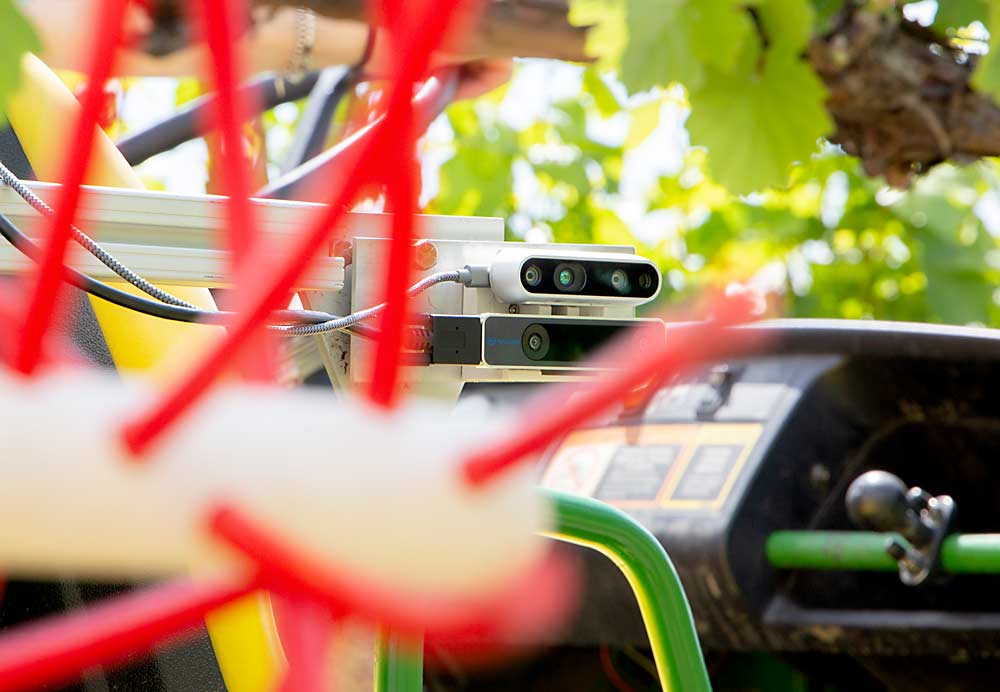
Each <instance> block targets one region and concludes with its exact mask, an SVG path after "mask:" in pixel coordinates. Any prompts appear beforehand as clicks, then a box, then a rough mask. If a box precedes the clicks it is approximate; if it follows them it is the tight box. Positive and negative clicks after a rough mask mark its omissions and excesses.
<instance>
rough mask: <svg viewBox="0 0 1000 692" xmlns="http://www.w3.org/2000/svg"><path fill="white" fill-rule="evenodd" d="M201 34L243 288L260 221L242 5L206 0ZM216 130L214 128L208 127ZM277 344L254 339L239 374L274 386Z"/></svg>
mask: <svg viewBox="0 0 1000 692" xmlns="http://www.w3.org/2000/svg"><path fill="white" fill-rule="evenodd" d="M199 10H200V11H199V12H198V15H199V18H200V20H201V28H202V33H203V34H204V36H205V40H206V42H207V43H208V48H209V53H210V55H211V57H212V60H211V64H212V74H213V80H214V86H215V90H216V92H217V94H218V96H217V98H215V99H213V100H212V101H211V102H210V105H211V108H210V109H209V114H210V117H211V119H212V120H213V121H214V122H212V123H211V125H212V126H218V129H219V130H220V133H221V134H220V136H219V137H210V138H209V142H210V143H211V144H212V147H213V149H214V151H213V156H214V157H215V159H216V160H217V161H220V162H221V166H220V168H221V172H222V184H223V193H224V194H225V195H226V196H227V198H228V199H227V204H226V210H227V220H226V221H227V222H226V225H225V228H226V234H225V243H226V248H227V249H228V250H229V262H230V264H229V271H230V273H231V275H232V276H233V277H234V279H235V281H234V283H235V284H236V285H237V286H239V285H240V283H241V282H245V281H247V280H248V277H247V276H246V269H247V268H246V266H244V261H245V260H246V258H247V257H248V256H249V254H250V248H251V247H252V246H253V244H254V243H255V242H256V241H257V218H256V214H255V213H254V211H255V210H254V207H253V205H252V204H251V203H250V176H249V171H250V166H249V165H248V163H247V157H246V155H245V154H244V138H243V124H244V123H246V122H247V121H248V119H249V117H248V114H249V112H250V109H249V104H248V103H247V98H248V91H247V90H244V89H241V88H240V84H241V82H242V76H243V70H242V65H241V61H240V58H241V53H240V51H239V48H238V46H239V40H240V31H239V22H240V20H241V19H242V18H244V17H246V14H247V7H246V3H245V2H243V0H202V2H201V3H200V6H199ZM209 129H213V128H209ZM273 346H274V344H273V343H272V342H271V341H270V340H269V339H268V338H267V336H266V335H263V334H262V335H260V336H258V337H257V338H255V339H254V340H253V343H252V347H251V348H249V349H248V350H247V353H246V356H245V357H243V358H241V359H239V364H240V365H241V366H242V367H240V370H241V371H242V372H243V373H244V375H246V376H247V377H248V378H250V379H253V380H257V381H273V379H274V375H275V373H276V372H277V359H276V357H275V356H276V353H275V351H274V349H273Z"/></svg>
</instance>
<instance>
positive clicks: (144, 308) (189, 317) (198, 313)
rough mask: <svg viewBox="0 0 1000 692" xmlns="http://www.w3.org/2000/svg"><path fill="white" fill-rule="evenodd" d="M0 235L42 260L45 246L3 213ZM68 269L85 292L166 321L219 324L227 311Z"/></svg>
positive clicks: (71, 279) (70, 277) (69, 278)
mask: <svg viewBox="0 0 1000 692" xmlns="http://www.w3.org/2000/svg"><path fill="white" fill-rule="evenodd" d="M0 235H2V236H3V237H4V238H6V239H7V241H8V242H9V243H10V244H11V245H13V246H14V247H15V248H17V249H18V250H19V251H20V252H21V253H23V254H24V255H26V256H27V257H28V258H30V259H31V260H32V261H34V262H39V261H41V254H42V249H41V248H40V247H38V245H36V244H35V242H34V241H32V240H31V238H29V237H28V236H26V235H24V233H22V232H21V231H20V229H18V227H17V226H15V225H14V222H12V221H11V220H10V219H8V218H7V216H6V215H5V214H3V213H0ZM64 271H65V278H66V281H67V282H69V283H70V284H72V285H73V286H76V287H77V288H79V289H81V290H83V291H86V292H87V293H90V294H92V295H95V296H97V297H98V298H101V299H103V300H106V301H108V302H109V303H114V304H115V305H119V306H121V307H123V308H128V309H129V310H135V311H136V312H141V313H144V314H147V315H152V316H154V317H161V318H163V319H165V320H173V321H174V322H195V323H200V324H212V323H218V322H219V316H220V315H222V314H223V313H218V312H213V311H208V310H194V309H191V308H184V307H180V306H178V305H169V304H167V303H161V302H159V301H157V300H150V299H148V298H141V297H139V296H136V295H133V294H131V293H128V292H127V291H122V290H120V289H117V288H115V287H113V286H109V285H108V284H106V283H103V282H101V281H98V280H97V279H93V278H91V277H89V276H87V275H86V274H84V273H82V272H80V271H77V270H76V269H73V268H72V267H65V268H64Z"/></svg>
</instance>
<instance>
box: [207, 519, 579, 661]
mask: <svg viewBox="0 0 1000 692" xmlns="http://www.w3.org/2000/svg"><path fill="white" fill-rule="evenodd" d="M209 528H210V530H211V531H212V533H214V534H215V535H216V536H217V537H219V538H220V539H222V540H223V541H225V542H226V543H228V544H229V545H230V546H232V547H234V548H236V549H237V550H239V551H240V552H242V553H243V554H244V555H246V556H247V557H248V558H250V559H251V560H253V561H254V562H255V563H256V565H257V567H258V569H259V570H260V573H261V575H262V579H263V580H264V583H265V584H266V586H267V588H268V589H270V590H273V591H277V592H278V593H283V594H284V593H288V594H297V595H299V596H300V597H304V598H309V599H312V600H313V601H314V602H316V603H319V604H322V605H323V606H324V607H325V608H327V609H328V610H329V612H330V613H332V614H333V615H334V616H339V615H342V614H345V613H350V614H351V616H352V617H360V618H363V619H365V620H368V621H369V622H374V623H378V624H380V625H385V626H386V627H389V628H391V629H392V630H393V631H395V632H398V633H400V634H402V635H414V634H420V635H421V636H424V637H425V638H426V640H427V641H428V642H437V643H439V644H443V643H454V642H457V641H463V640H467V639H469V638H477V639H482V638H489V637H490V636H491V635H492V636H498V635H499V634H500V633H505V634H511V633H512V632H513V630H514V629H515V628H516V629H517V630H519V631H522V632H523V631H530V630H531V629H532V628H534V629H535V630H536V631H537V629H538V628H539V627H540V626H541V625H543V624H547V625H551V624H552V623H554V622H557V621H558V620H559V619H561V617H563V616H564V615H566V614H567V613H568V612H569V611H570V610H571V606H572V605H573V604H574V597H575V592H574V589H573V588H572V587H573V584H574V581H573V579H572V573H571V570H570V569H569V566H568V565H566V564H565V563H564V562H562V561H561V560H560V559H559V558H558V557H556V556H552V557H551V558H550V559H549V560H547V561H544V562H542V563H540V564H539V565H538V566H537V567H536V568H532V569H531V570H529V573H527V574H524V575H522V576H521V577H519V578H517V579H515V580H514V581H513V582H512V583H511V584H510V585H509V586H507V587H506V588H504V589H501V590H500V592H499V593H495V594H490V595H489V596H487V597H483V598H476V599H474V598H469V597H465V598H454V597H439V598H434V599H430V598H426V597H424V598H420V597H415V596H413V595H411V594H405V593H401V592H398V591H395V590H391V589H388V588H386V587H384V586H380V585H378V584H377V583H374V582H373V581H372V580H371V579H370V578H369V577H368V576H367V575H364V576H361V575H356V574H348V573H346V572H345V571H343V570H339V569H336V568H335V567H332V566H330V565H328V564H327V563H326V562H324V561H322V560H319V559H317V558H316V557H314V556H312V555H310V554H309V553H308V552H306V551H303V550H300V549H298V548H297V547H294V546H290V545H289V544H288V543H287V541H285V540H283V538H282V537H280V536H278V535H276V534H275V533H274V532H272V531H270V530H269V529H268V528H267V527H265V526H262V525H261V524H260V523H259V522H258V521H257V520H256V519H254V518H253V517H250V516H248V515H247V514H246V513H244V512H242V511H240V510H239V509H238V508H236V507H232V506H228V505H221V506H219V507H218V508H217V509H216V511H215V512H214V513H213V515H212V516H211V518H210V525H209Z"/></svg>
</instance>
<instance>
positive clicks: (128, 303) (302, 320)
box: [0, 212, 437, 365]
mask: <svg viewBox="0 0 1000 692" xmlns="http://www.w3.org/2000/svg"><path fill="white" fill-rule="evenodd" d="M0 236H3V237H4V238H5V239H6V240H7V242H9V243H10V244H11V245H13V246H14V248H16V249H17V250H18V251H19V252H21V253H22V254H24V255H25V256H26V257H28V258H29V259H30V260H32V261H33V262H39V261H41V255H42V248H40V247H38V245H37V244H36V243H35V242H34V241H33V240H31V238H29V237H28V236H26V235H25V234H24V233H22V232H21V230H20V229H19V228H18V227H17V226H16V225H15V224H14V222H13V221H11V220H10V219H9V218H7V216H6V215H5V214H3V213H2V212H0ZM63 272H64V278H65V280H66V281H67V282H68V283H69V284H71V285H73V286H76V287H77V288H79V289H80V290H82V291H85V292H87V293H89V294H90V295H93V296H97V297H98V298H101V299H102V300H106V301H108V302H109V303H113V304H114V305H118V306H119V307H123V308H126V309H128V310H134V311H135V312H139V313H142V314H144V315H150V316H152V317H159V318H161V319H165V320H171V321H173V322H188V323H193V324H212V325H220V326H226V325H227V324H229V323H231V322H232V321H233V320H235V319H236V317H237V313H235V312H231V311H228V310H199V309H192V308H185V307H181V306H178V305H169V304H167V303H161V302H159V301H156V300H150V299H149V298H143V297H141V296H137V295H133V294H132V293H129V292H127V291H122V290H121V289H117V288H115V287H114V286H109V285H108V284H106V283H103V282H102V281H98V280H97V279H94V278H92V277H89V276H87V275H86V274H84V273H83V272H80V271H78V270H76V269H73V268H72V267H68V266H64V267H63ZM427 281H428V280H427V279H425V280H424V282H427ZM424 282H421V283H419V284H417V286H422V284H423V283H424ZM431 283H432V284H433V283H437V281H434V282H431ZM415 288H416V286H414V287H411V288H410V290H411V291H413V290H414V289H415ZM381 307H383V306H376V307H375V308H369V309H368V310H364V311H362V312H361V313H355V314H356V315H366V316H367V313H372V312H373V311H374V313H373V314H377V312H378V311H379V310H380V309H381ZM272 316H273V317H274V321H275V323H277V324H271V325H268V327H269V329H271V330H272V331H276V332H277V333H279V334H285V333H286V330H287V329H288V328H289V325H301V324H316V325H326V324H329V323H330V322H331V321H333V320H349V319H350V318H351V316H348V317H347V318H341V317H338V316H336V315H331V314H329V313H326V312H318V311H315V310H275V311H274V312H273V313H272ZM362 319H364V317H362ZM410 329H411V330H414V329H419V328H418V327H410ZM339 331H344V332H350V333H351V334H353V335H355V336H360V337H364V338H368V339H375V338H378V336H379V331H378V330H377V329H373V328H372V327H369V326H367V325H363V324H346V325H345V326H344V327H343V328H342V329H340V330H339ZM293 336H294V335H293ZM421 338H423V339H424V340H425V341H426V338H427V337H426V335H422V334H419V333H416V332H414V334H413V335H411V337H410V342H411V343H413V344H415V343H418V342H420V339H421ZM419 355H420V354H417V355H414V356H413V362H412V364H414V365H428V364H429V363H430V361H429V360H428V359H427V358H425V357H418V356H419ZM425 355H426V354H425Z"/></svg>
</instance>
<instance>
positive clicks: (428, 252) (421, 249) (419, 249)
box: [413, 240, 438, 271]
mask: <svg viewBox="0 0 1000 692" xmlns="http://www.w3.org/2000/svg"><path fill="white" fill-rule="evenodd" d="M413 261H414V263H415V264H416V265H417V269H419V270H421V271H426V270H428V269H431V268H432V267H433V266H434V265H435V264H437V261H438V251H437V248H436V247H434V243H431V242H429V241H426V240H419V241H417V243H416V244H415V245H414V246H413Z"/></svg>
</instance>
